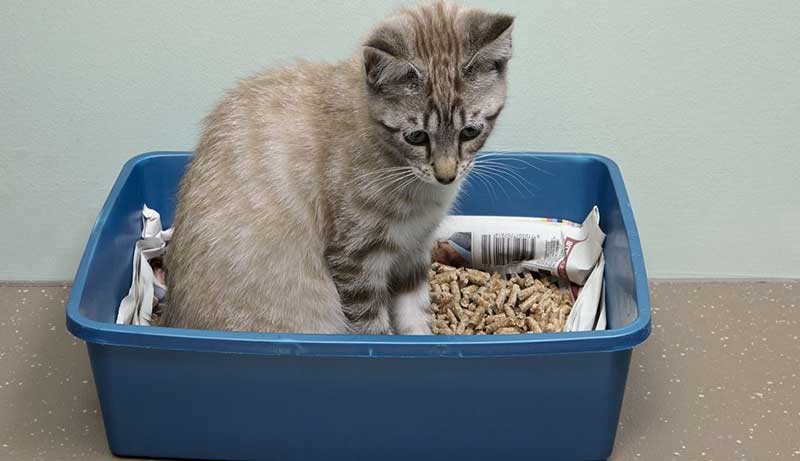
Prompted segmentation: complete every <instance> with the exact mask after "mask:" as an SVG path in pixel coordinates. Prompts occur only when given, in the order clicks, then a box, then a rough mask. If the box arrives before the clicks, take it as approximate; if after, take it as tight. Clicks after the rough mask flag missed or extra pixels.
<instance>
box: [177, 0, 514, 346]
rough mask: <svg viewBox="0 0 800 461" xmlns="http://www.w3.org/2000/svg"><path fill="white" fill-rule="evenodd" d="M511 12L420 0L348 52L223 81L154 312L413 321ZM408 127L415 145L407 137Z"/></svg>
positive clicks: (189, 177)
mask: <svg viewBox="0 0 800 461" xmlns="http://www.w3.org/2000/svg"><path fill="white" fill-rule="evenodd" d="M511 23H512V18H511V17H509V16H505V15H497V14H490V13H486V12H483V11H480V10H474V9H464V8H460V7H458V6H455V5H452V4H447V3H433V4H426V5H424V6H421V7H417V8H414V9H406V10H402V11H399V12H397V13H396V14H394V15H392V16H390V17H389V18H387V19H386V20H385V21H383V22H382V23H381V24H379V25H378V26H377V27H376V28H375V29H374V30H373V31H372V32H371V33H370V34H369V36H368V37H367V39H366V40H365V41H364V46H363V47H362V49H361V50H360V52H359V53H357V54H356V56H354V57H353V58H352V59H349V60H347V61H344V62H340V63H336V64H314V63H307V62H300V63H297V64H295V65H293V66H290V67H287V68H283V69H278V70H272V71H267V72H264V73H261V74H258V75H256V76H254V77H251V78H249V79H246V80H244V81H242V82H241V83H240V85H239V86H238V87H237V88H236V89H234V90H233V91H231V92H229V93H228V94H227V95H226V97H225V98H224V99H223V101H222V102H221V103H220V104H219V106H218V107H217V108H216V109H215V110H214V111H213V112H212V113H211V115H209V117H208V119H207V121H206V126H205V129H204V131H203V134H202V137H201V139H200V143H199V145H198V147H197V150H196V154H195V158H194V160H193V161H192V163H191V164H190V166H189V168H188V170H187V172H186V175H185V177H184V180H183V182H182V185H181V189H180V193H179V197H178V207H177V211H176V217H175V223H174V226H175V233H174V236H173V240H172V243H171V246H170V249H169V254H168V267H169V274H168V283H169V286H170V292H169V300H168V305H169V308H168V309H166V310H165V313H164V315H163V317H162V323H163V324H164V325H167V326H175V327H187V328H205V329H224V330H242V331H277V332H306V333H348V332H355V333H365V334H390V333H403V334H421V333H427V332H429V330H428V327H427V325H428V319H429V306H428V301H427V297H426V295H425V284H426V277H425V275H426V273H427V272H426V271H427V268H428V265H429V262H430V247H431V235H432V232H433V230H434V229H435V228H436V226H437V225H438V224H439V222H440V221H441V219H442V218H443V217H444V216H445V214H446V213H447V211H448V209H449V208H450V206H451V204H452V202H453V200H454V199H455V197H456V195H457V193H458V190H459V187H460V184H461V180H462V178H463V177H464V175H465V174H466V173H467V172H468V171H469V169H470V167H471V165H472V160H473V159H474V154H475V152H476V151H477V150H478V149H479V148H480V147H481V146H482V145H483V143H484V142H485V140H486V137H487V136H488V135H489V133H490V132H491V130H492V128H493V126H494V123H495V119H496V117H497V115H498V114H499V113H500V110H501V109H502V107H503V103H504V101H505V94H506V86H505V68H506V62H507V61H508V59H509V58H510V56H511V38H510V33H511ZM467 126H471V127H479V128H480V133H479V135H477V136H475V137H474V138H470V139H467V138H465V136H464V135H463V133H462V130H463V129H464V127H467ZM418 130H424V131H425V132H426V133H427V139H428V142H427V143H424V144H420V145H412V144H411V143H409V142H408V141H407V137H408V136H409V134H410V133H412V132H414V131H418ZM448 181H451V182H448Z"/></svg>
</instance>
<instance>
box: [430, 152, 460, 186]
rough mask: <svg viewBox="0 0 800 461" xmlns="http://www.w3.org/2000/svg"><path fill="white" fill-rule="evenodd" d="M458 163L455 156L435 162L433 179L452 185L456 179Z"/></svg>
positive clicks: (445, 157) (440, 158) (438, 159)
mask: <svg viewBox="0 0 800 461" xmlns="http://www.w3.org/2000/svg"><path fill="white" fill-rule="evenodd" d="M457 171H458V162H456V158H455V156H454V155H447V156H441V157H439V158H437V159H436V160H434V162H433V177H434V178H436V180H437V181H439V183H441V184H450V183H451V182H453V181H455V179H456V172H457Z"/></svg>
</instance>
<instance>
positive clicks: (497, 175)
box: [480, 170, 524, 195]
mask: <svg viewBox="0 0 800 461" xmlns="http://www.w3.org/2000/svg"><path fill="white" fill-rule="evenodd" d="M480 171H481V172H482V173H484V174H486V175H487V176H490V177H494V178H497V179H498V180H500V179H502V180H503V181H505V182H506V183H508V184H510V185H511V187H513V188H514V190H515V191H516V192H517V194H519V195H524V194H523V193H522V190H521V189H520V188H519V187H517V185H516V184H515V183H514V182H513V181H511V180H510V179H508V178H507V177H505V175H503V174H502V172H499V171H495V170H480ZM500 184H502V183H500Z"/></svg>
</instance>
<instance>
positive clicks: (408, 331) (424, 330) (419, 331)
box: [397, 323, 433, 335]
mask: <svg viewBox="0 0 800 461" xmlns="http://www.w3.org/2000/svg"><path fill="white" fill-rule="evenodd" d="M397 334H399V335H430V334H433V333H432V332H431V326H430V324H428V323H421V324H419V325H414V326H406V327H405V328H402V329H398V330H397Z"/></svg>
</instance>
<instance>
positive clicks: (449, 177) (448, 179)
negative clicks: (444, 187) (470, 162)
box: [433, 173, 456, 184]
mask: <svg viewBox="0 0 800 461" xmlns="http://www.w3.org/2000/svg"><path fill="white" fill-rule="evenodd" d="M433 177H435V178H436V180H437V181H439V182H440V183H441V184H450V183H451V182H453V181H455V179H456V175H455V174H450V175H447V176H440V175H439V173H434V174H433Z"/></svg>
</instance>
